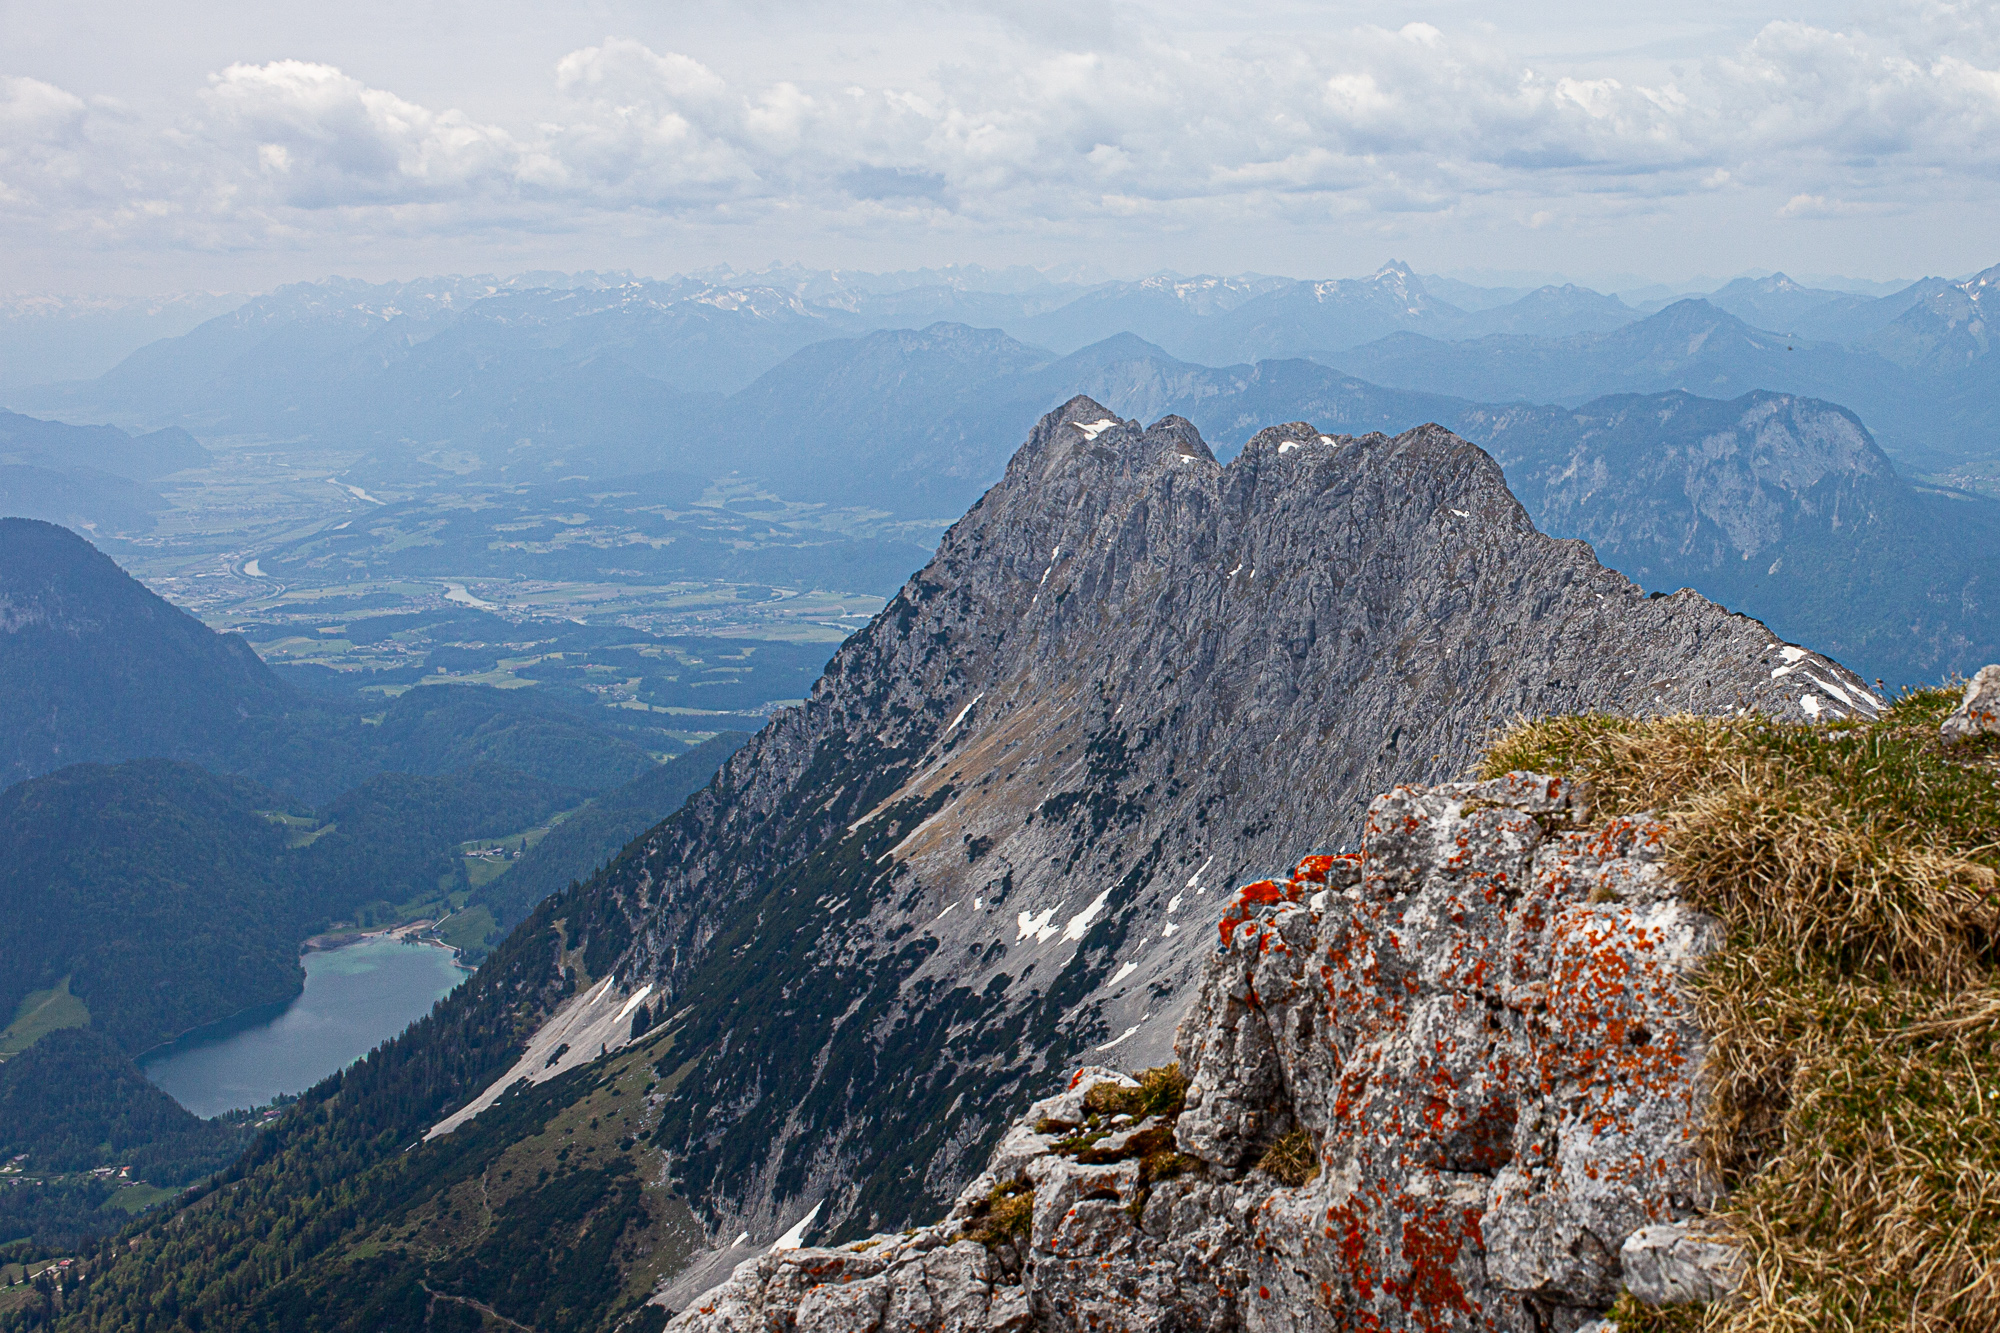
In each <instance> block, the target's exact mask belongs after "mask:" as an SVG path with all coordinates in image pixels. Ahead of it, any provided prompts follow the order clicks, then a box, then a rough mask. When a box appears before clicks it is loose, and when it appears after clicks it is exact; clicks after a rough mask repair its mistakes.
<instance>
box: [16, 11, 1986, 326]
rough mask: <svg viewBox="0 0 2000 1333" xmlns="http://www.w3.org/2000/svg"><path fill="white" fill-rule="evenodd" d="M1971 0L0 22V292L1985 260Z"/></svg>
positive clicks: (61, 14) (1940, 267)
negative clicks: (2, 258)
mask: <svg viewBox="0 0 2000 1333" xmlns="http://www.w3.org/2000/svg"><path fill="white" fill-rule="evenodd" d="M1997 180H2000V4H1995V3H1993V0H1972V2H1957V0H1953V2H1947V3H1915V4H1886V3H1885V4H1877V3H1870V4H1823V3H1815V2H1814V0H1798V3H1793V4H1789V5H1783V6H1780V5H1776V4H1771V3H1768V0H1733V2H1729V3H1724V2H1723V0H1677V2H1676V3H1673V4H1641V5H1633V4H1629V3H1628V4H1622V5H1621V4H1607V3H1604V2H1603V0H1590V2H1588V3H1580V2H1575V0H1533V2H1530V3H1510V4H1496V3H1490V2H1489V3H1484V4H1471V3H1465V2H1464V0H1445V2H1444V3H1437V4H1428V5H1416V4H1390V3H1338V2H1334V3H1306V2H1305V0H1248V2H1246V3H1238V4H1233V5H1219V4H1214V3H1207V4H1195V3H1189V2H1188V0H1153V2H1152V3H1147V4H1144V5H1129V4H1120V3H1101V2H1100V0H888V2H886V3H866V2H865V0H864V3H860V4H856V3H853V0H844V2H843V3H824V2H823V0H730V2H729V3H710V2H709V0H685V2H683V3H637V2H636V0H593V2H591V3H561V2H560V0H539V2H538V3H533V4H530V3H525V2H524V0H478V2H477V3H473V2H472V0H400V2H399V3H394V4H390V3H382V2H381V0H345V2H344V3H342V4H338V5H333V4H327V3H325V0H315V2H314V3H311V4H306V3H299V2H298V0H256V2H255V3H251V2H249V0H200V2H199V3H192V2H191V0H146V2H145V3H139V2H138V0H119V2H117V3H112V2H109V0H66V3H63V4H47V3H29V2H27V0H0V247H4V251H5V253H6V254H7V255H8V259H7V262H6V265H5V267H4V269H0V291H5V292H11V293H24V292H36V291H101V292H153V291H167V290H174V289H178V288H192V287H206V288H228V289H233V290H248V289H256V288H261V287H266V286H269V285H271V284H273V283H276V282H282V281H287V280H292V279H298V278H307V277H316V276H320V275H323V274H326V273H329V272H340V273H346V274H352V275H355V276H362V277H394V276H401V277H408V276H415V275H418V274H423V273H435V272H473V271H502V272H505V271H517V270H522V269H532V268H565V269H574V268H601V269H622V268H630V269H635V270H637V271H640V272H642V273H650V274H665V273H671V272H674V271H678V270H684V269H689V268H694V267H699V266H703V265H707V264H713V263H719V262H728V263H733V264H736V265H738V266H744V267H749V266H757V265H762V264H765V263H768V262H770V261H772V260H785V261H798V262H803V263H807V264H812V265H817V266H841V267H855V268H875V269H883V268H901V267H909V266H913V265H917V264H934V263H948V262H954V261H960V262H979V263H986V264H1008V263H1029V264H1036V265H1053V264H1083V265H1089V266H1094V267H1097V268H1100V269H1103V270H1105V271H1107V272H1109V273H1113V274H1117V275H1136V274H1138V273H1143V272H1150V271H1154V270H1157V269H1160V268H1172V269H1178V270H1180V271H1183V272H1197V271H1208V272H1232V273H1233V272H1242V271H1246V270H1254V271H1261V272H1270V273H1287V274H1293V275H1297V276H1343V275H1347V274H1352V273H1360V272H1367V271H1370V270H1372V269H1374V268H1375V267H1376V266H1377V265H1378V264H1380V263H1381V262H1382V261H1383V260H1385V259H1387V258H1390V257H1397V258H1402V259H1406V260H1408V261H1409V262H1411V263H1412V264H1414V265H1416V266H1417V267H1418V268H1419V269H1422V270H1444V271H1450V272H1460V273H1479V272H1484V273H1488V274H1492V275H1501V274H1506V273H1522V272H1531V273H1556V272H1560V273H1564V274H1568V275H1571V276H1574V277H1576V278H1578V279H1580V280H1590V281H1596V282H1600V283H1608V282H1614V281H1629V280H1630V279H1632V278H1634V277H1645V278H1653V279H1660V280H1683V279H1687V278H1690V277H1692V276H1695V275H1701V274H1713V275H1719V276H1728V275H1731V274H1734V273H1737V272H1740V271H1743V270H1745V269H1750V268H1783V269H1785V270H1787V271H1790V272H1795V273H1797V272H1805V273H1847V274H1853V275H1856V276H1862V277H1871V278H1897V277H1905V276H1918V275H1921V274H1926V273H1942V274H1959V273H1963V272H1967V271H1970V270H1972V269H1976V268H1982V267H1985V266H1987V265H1989V264H1992V263H1994V262H1996V261H2000V228H1996V227H1995V225H1994V223H1993V220H1992V219H1993V217H1994V209H1993V205H1994V204H1995V202H1996V197H1997V196H2000V189H1996V182H1997Z"/></svg>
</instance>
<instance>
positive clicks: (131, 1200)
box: [105, 1181, 180, 1213]
mask: <svg viewBox="0 0 2000 1333" xmlns="http://www.w3.org/2000/svg"><path fill="white" fill-rule="evenodd" d="M179 1193H180V1191H179V1190H169V1189H161V1188H160V1187H159V1186H158V1185H148V1184H146V1183H145V1182H143V1181H140V1182H137V1183H134V1184H131V1185H127V1186H125V1187H124V1188H122V1189H120V1190H119V1191H118V1192H117V1193H116V1194H114V1195H112V1196H111V1198H110V1199H109V1200H108V1201H107V1202H106V1205H105V1206H106V1207H109V1208H118V1209H122V1210H123V1211H125V1212H128V1213H136V1212H140V1211H142V1210H144V1209H147V1208H151V1207H152V1206H153V1205H154V1204H158V1203H165V1202H166V1201H167V1200H169V1199H171V1198H173V1197H174V1196H175V1195H177V1194H179Z"/></svg>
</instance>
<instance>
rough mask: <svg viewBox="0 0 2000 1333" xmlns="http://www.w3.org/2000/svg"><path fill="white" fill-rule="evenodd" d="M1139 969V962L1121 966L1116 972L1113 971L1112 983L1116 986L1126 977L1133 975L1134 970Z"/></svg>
mask: <svg viewBox="0 0 2000 1333" xmlns="http://www.w3.org/2000/svg"><path fill="white" fill-rule="evenodd" d="M1138 970H1139V965H1138V964H1137V963H1127V964H1125V966H1123V967H1121V968H1119V969H1118V970H1117V971H1116V972H1113V973H1112V974H1111V984H1112V985H1114V986H1116V985H1117V984H1118V983H1119V982H1121V981H1123V980H1125V978H1127V977H1129V976H1131V975H1132V974H1133V973H1134V972H1137V971H1138Z"/></svg>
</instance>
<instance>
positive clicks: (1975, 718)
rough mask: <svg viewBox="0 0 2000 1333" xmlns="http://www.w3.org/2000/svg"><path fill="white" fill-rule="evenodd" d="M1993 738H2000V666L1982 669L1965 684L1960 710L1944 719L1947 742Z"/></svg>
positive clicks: (1997, 664)
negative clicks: (1999, 736) (1985, 737)
mask: <svg viewBox="0 0 2000 1333" xmlns="http://www.w3.org/2000/svg"><path fill="white" fill-rule="evenodd" d="M1992 735H2000V663H1995V664H1994V665H1992V666H1983V667H1981V668H1979V671H1978V673H1977V674H1976V675H1974V676H1973V678H1972V679H1971V680H1969V681H1967V682H1966V683H1965V697H1964V698H1963V699H1961V700H1959V704H1958V708H1957V709H1956V710H1955V711H1953V713H1952V715H1951V716H1950V717H1948V718H1946V719H1945V720H1944V738H1945V740H1946V741H1947V742H1949V741H1963V740H1970V739H1972V738H1973V737H1974V736H1992Z"/></svg>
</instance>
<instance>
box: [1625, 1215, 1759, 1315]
mask: <svg viewBox="0 0 2000 1333" xmlns="http://www.w3.org/2000/svg"><path fill="white" fill-rule="evenodd" d="M1618 1258H1619V1262H1620V1263H1621V1264H1622V1265H1623V1266H1624V1271H1625V1287H1626V1289H1627V1290H1628V1291H1630V1292H1631V1293H1632V1294H1633V1295H1634V1296H1636V1297H1638V1298H1639V1299H1640V1300H1642V1301H1644V1302H1645V1303H1646V1304H1648V1305H1689V1304H1693V1303H1696V1302H1702V1303H1706V1302H1710V1301H1722V1300H1728V1299H1729V1298H1730V1297H1731V1296H1733V1295H1735V1294H1736V1289H1737V1288H1738V1287H1739V1286H1740V1285H1741V1284H1742V1281H1743V1250H1742V1247H1741V1246H1739V1245H1737V1244H1736V1242H1735V1241H1734V1240H1732V1239H1731V1238H1730V1237H1729V1236H1728V1235H1726V1234H1724V1233H1721V1232H1717V1231H1714V1230H1711V1229H1708V1228H1705V1227H1704V1226H1702V1225H1701V1224H1700V1223H1697V1222H1664V1223H1660V1224H1658V1225H1655V1226H1648V1227H1641V1228H1639V1229H1638V1230H1637V1231H1635V1232H1633V1233H1632V1234H1631V1235H1630V1236H1627V1237H1626V1238H1625V1244H1624V1245H1623V1247H1621V1248H1620V1250H1619V1252H1618Z"/></svg>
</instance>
